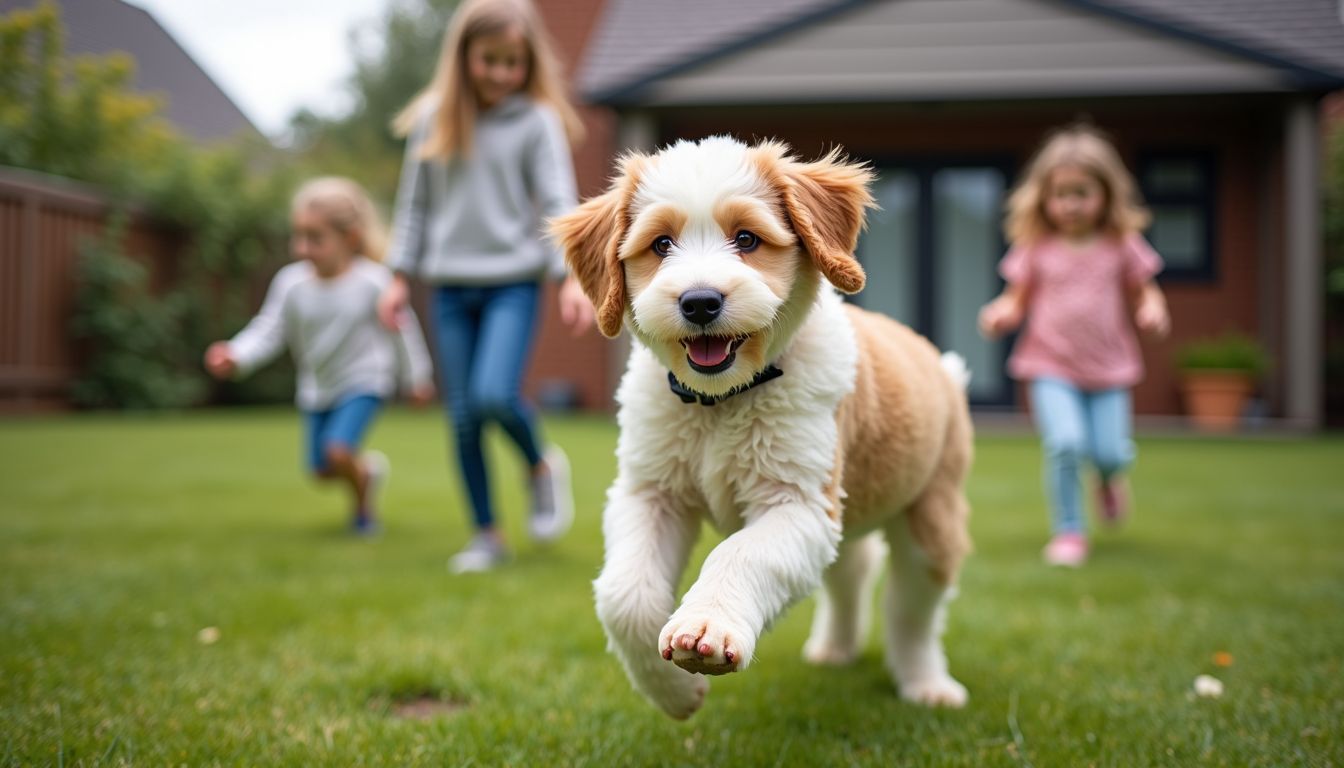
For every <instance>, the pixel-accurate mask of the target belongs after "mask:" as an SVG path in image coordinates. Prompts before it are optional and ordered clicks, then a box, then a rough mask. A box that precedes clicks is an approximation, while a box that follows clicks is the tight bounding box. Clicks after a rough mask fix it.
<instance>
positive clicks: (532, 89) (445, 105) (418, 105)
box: [392, 0, 583, 159]
mask: <svg viewBox="0 0 1344 768" xmlns="http://www.w3.org/2000/svg"><path fill="white" fill-rule="evenodd" d="M509 29H516V30H518V31H519V32H520V33H521V34H522V36H523V40H524V41H525V42H526V44H527V49H528V50H527V53H528V58H527V78H526V79H525V80H524V81H523V86H522V88H521V89H520V90H521V91H522V92H524V93H526V94H528V95H529V96H531V97H532V98H533V99H534V100H535V101H537V102H540V103H542V104H546V105H548V106H550V107H551V109H553V110H555V112H556V114H557V115H559V117H560V121H561V123H563V124H564V126H565V132H566V134H568V136H569V141H570V143H571V144H574V143H577V142H578V141H579V140H580V139H581V138H582V137H583V123H582V122H581V121H580V120H579V115H578V113H577V112H575V111H574V107H573V105H571V104H570V103H569V97H568V95H567V94H566V91H565V85H564V81H563V79H562V78H561V75H560V62H559V59H557V58H556V56H555V53H554V49H553V46H552V44H551V40H550V35H548V34H547V33H546V28H545V27H544V26H543V25H542V23H541V16H540V15H539V14H538V13H537V10H536V8H534V7H533V6H532V3H531V2H529V1H528V0H464V2H463V3H462V4H461V5H460V6H458V9H457V11H456V12H455V13H454V14H453V18H452V21H450V22H449V23H448V29H447V31H446V32H445V33H444V36H443V46H442V47H441V48H440V49H439V63H438V66H437V67H436V68H435V71H434V79H432V80H430V82H429V85H427V86H425V88H424V90H422V91H420V93H419V94H417V95H416V97H415V98H413V99H411V102H410V103H409V104H407V105H406V107H405V108H404V109H402V110H401V112H400V113H399V114H398V115H397V116H396V118H395V119H394V120H393V121H392V128H393V131H394V132H395V133H396V134H397V135H398V136H407V135H409V134H410V133H411V131H413V130H414V129H415V126H416V124H417V123H418V122H419V121H420V120H421V119H423V117H424V114H425V113H426V112H427V111H429V110H431V109H433V110H436V112H435V117H434V124H433V125H432V126H431V127H430V130H429V135H428V136H427V137H426V139H425V143H424V145H423V146H422V147H421V151H420V156H421V157H423V158H427V159H428V158H439V159H447V158H449V157H452V156H454V155H457V154H466V153H468V152H470V151H471V143H472V128H473V126H474V125H475V123H476V114H477V111H478V110H477V106H476V96H475V93H474V92H473V90H472V87H471V83H470V82H469V78H468V72H467V46H468V45H470V44H471V41H472V40H475V39H476V38H478V37H481V36H483V35H494V34H499V33H501V32H504V31H506V30H509Z"/></svg>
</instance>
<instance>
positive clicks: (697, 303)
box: [681, 288, 723, 325]
mask: <svg viewBox="0 0 1344 768" xmlns="http://www.w3.org/2000/svg"><path fill="white" fill-rule="evenodd" d="M721 311H723V294H722V293H719V292H718V291H716V290H713V289H711V288H695V289H693V290H689V291H687V292H685V293H683V294H681V316H682V317H684V318H686V319H687V320H690V321H691V322H692V323H695V324H696V325H709V324H710V323H712V322H714V318H716V317H718V316H719V312H721Z"/></svg>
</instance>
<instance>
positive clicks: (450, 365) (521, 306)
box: [431, 282, 541, 528]
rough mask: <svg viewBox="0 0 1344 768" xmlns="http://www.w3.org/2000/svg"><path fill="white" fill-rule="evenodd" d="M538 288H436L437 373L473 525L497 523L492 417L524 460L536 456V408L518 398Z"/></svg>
mask: <svg viewBox="0 0 1344 768" xmlns="http://www.w3.org/2000/svg"><path fill="white" fill-rule="evenodd" d="M538 291H539V286H538V285H537V283H535V282H527V283H513V284H509V285H498V286H440V287H439V288H436V289H435V291H434V295H433V306H432V308H431V314H432V315H433V317H434V330H435V344H436V346H437V349H438V353H439V372H440V373H439V378H440V381H441V385H442V388H443V392H444V402H445V404H446V405H447V409H448V417H449V419H450V420H451V422H452V431H453V438H454V442H455V443H456V446H457V459H458V463H459V464H460V467H461V470H462V479H463V481H464V482H465V483H466V486H467V495H468V497H469V500H470V502H471V510H472V517H473V519H474V521H475V523H476V526H477V528H490V527H492V526H493V525H494V522H495V516H494V510H493V509H492V507H491V500H490V477H489V474H488V472H487V471H486V465H485V453H484V450H483V446H482V441H481V438H482V435H483V433H484V428H485V424H486V423H487V422H490V421H493V422H495V423H496V424H498V425H499V426H500V427H501V428H503V430H504V432H505V433H506V434H507V435H508V436H509V437H510V438H511V439H512V440H513V442H514V443H516V444H517V445H518V449H519V450H520V451H522V453H523V457H524V458H525V459H526V460H527V464H528V466H535V465H536V464H537V463H538V462H540V461H541V451H540V448H539V447H538V446H539V445H540V443H539V441H538V435H537V426H536V421H537V420H536V413H535V411H534V409H533V408H532V406H531V405H530V404H529V403H527V401H525V400H524V399H523V397H522V393H521V389H522V380H523V372H524V371H525V370H526V367H527V361H528V358H529V356H530V355H531V352H532V341H533V337H534V336H535V332H536V316H537V304H538Z"/></svg>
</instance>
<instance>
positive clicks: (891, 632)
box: [884, 484, 969, 707]
mask: <svg viewBox="0 0 1344 768" xmlns="http://www.w3.org/2000/svg"><path fill="white" fill-rule="evenodd" d="M967 515H968V507H967V504H966V499H965V497H964V496H963V495H962V493H961V488H960V485H953V484H943V485H941V486H935V487H933V488H931V489H930V490H929V491H926V492H925V494H924V496H923V497H921V498H920V499H919V500H917V501H916V502H915V504H914V505H913V506H912V507H911V508H910V509H908V510H906V513H905V514H903V515H897V516H896V517H894V518H892V519H891V520H890V521H889V522H888V523H887V526H886V533H887V542H888V543H889V544H890V545H891V583H890V585H888V589H887V594H886V615H885V617H884V619H885V624H886V657H887V666H888V667H889V668H890V670H891V673H892V675H893V677H895V679H896V685H897V687H898V688H899V689H900V693H901V698H903V699H906V700H907V701H913V702H917V703H920V704H924V705H927V706H950V707H960V706H962V705H964V704H965V703H966V688H965V687H963V686H962V685H961V683H958V682H957V681H956V680H955V679H953V677H952V675H951V674H949V673H948V670H947V656H946V654H944V652H943V642H942V634H943V623H944V619H945V617H946V613H947V603H948V602H949V601H950V600H951V599H952V597H953V596H954V595H955V594H956V574H957V569H958V567H959V566H960V563H961V559H962V557H963V556H964V555H965V553H966V549H968V548H969V539H968V538H967V537H966V535H965V531H964V525H965V522H966V518H967ZM933 521H936V522H933ZM931 522H933V528H932V529H931V528H929V527H928V524H930V523H931ZM949 526H950V527H949ZM958 526H960V527H961V530H958V529H957V527H958ZM940 527H941V528H940Z"/></svg>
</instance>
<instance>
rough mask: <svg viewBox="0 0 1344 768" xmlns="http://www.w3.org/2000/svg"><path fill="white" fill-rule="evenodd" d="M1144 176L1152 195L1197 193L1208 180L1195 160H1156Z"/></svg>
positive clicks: (1146, 187) (1146, 186) (1145, 186)
mask: <svg viewBox="0 0 1344 768" xmlns="http://www.w3.org/2000/svg"><path fill="white" fill-rule="evenodd" d="M1143 176H1144V178H1143V181H1144V183H1143V187H1144V189H1146V190H1147V191H1148V193H1149V194H1151V195H1197V194H1200V193H1201V192H1203V191H1204V188H1205V186H1206V184H1207V181H1208V180H1207V179H1205V178H1204V168H1203V167H1201V166H1200V164H1199V163H1198V162H1196V161H1194V160H1155V161H1153V162H1152V163H1150V164H1149V165H1148V167H1147V168H1146V169H1145V170H1144V175H1143Z"/></svg>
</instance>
